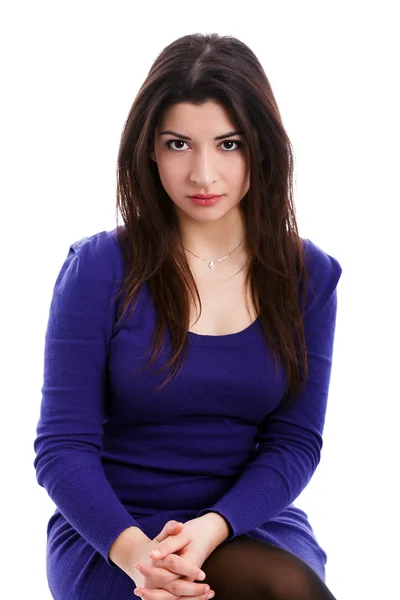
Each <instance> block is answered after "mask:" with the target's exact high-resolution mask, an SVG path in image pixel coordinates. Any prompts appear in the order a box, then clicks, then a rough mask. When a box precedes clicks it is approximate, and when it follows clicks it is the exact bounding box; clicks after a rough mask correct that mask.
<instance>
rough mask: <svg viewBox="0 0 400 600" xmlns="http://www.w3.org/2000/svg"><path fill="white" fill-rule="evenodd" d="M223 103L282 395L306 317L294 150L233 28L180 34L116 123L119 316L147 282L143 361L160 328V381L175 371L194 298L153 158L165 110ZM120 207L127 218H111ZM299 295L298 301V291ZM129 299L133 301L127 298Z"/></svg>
mask: <svg viewBox="0 0 400 600" xmlns="http://www.w3.org/2000/svg"><path fill="white" fill-rule="evenodd" d="M207 100H214V101H217V102H218V103H220V104H221V105H223V107H224V108H225V109H226V111H227V112H228V114H229V115H230V116H231V117H232V119H233V120H234V121H235V122H236V123H237V125H238V126H239V127H240V129H241V130H242V131H243V132H244V140H245V143H246V145H247V147H248V150H249V157H250V187H249V190H248V192H247V194H246V195H245V196H244V198H243V199H242V201H241V203H240V208H241V210H242V212H243V215H244V217H245V224H246V235H247V239H248V247H249V251H250V258H249V262H248V265H249V268H248V272H247V283H248V284H249V285H250V289H251V294H252V300H253V303H254V306H255V309H256V311H257V314H258V319H259V322H260V325H261V327H262V330H263V333H264V337H265V340H266V343H267V345H268V346H269V349H270V351H271V354H272V356H273V357H274V361H275V367H276V373H277V371H278V360H279V359H280V360H281V361H282V362H283V364H284V366H285V367H286V388H285V393H284V399H287V400H290V399H295V398H296V396H297V394H298V393H299V392H300V390H301V386H302V384H303V385H304V384H305V382H306V380H307V377H308V370H307V355H306V347H305V337H304V325H303V316H304V309H305V302H306V280H307V272H306V268H305V260H304V256H303V244H302V239H301V238H300V236H299V233H298V229H297V224H296V218H295V209H294V205H293V151H292V147H291V143H290V141H289V139H288V136H287V134H286V132H285V129H284V127H283V125H282V119H281V116H280V113H279V110H278V106H277V104H276V101H275V97H274V95H273V93H272V89H271V86H270V83H269V81H268V79H267V76H266V74H265V72H264V70H263V68H262V66H261V64H260V62H259V61H258V59H257V57H256V56H255V55H254V53H253V52H252V51H251V50H250V49H249V47H248V46H246V44H244V43H243V42H241V41H240V40H238V39H237V38H235V37H233V36H220V35H218V34H216V33H212V34H200V33H195V34H191V35H185V36H183V37H181V38H179V39H177V40H175V41H174V42H172V43H171V44H169V45H168V46H166V47H165V48H164V49H163V50H162V52H161V53H160V54H159V55H158V57H157V58H156V60H155V61H154V63H153V65H152V67H151V69H150V71H149V73H148V75H147V77H146V80H145V81H144V83H143V85H142V86H141V88H140V89H139V91H138V93H137V96H136V98H135V100H134V102H133V104H132V107H131V109H130V111H129V114H128V117H127V119H126V122H125V124H124V128H123V131H122V136H121V142H120V147H119V152H118V162H117V232H118V240H119V244H120V247H121V251H122V254H123V257H124V263H125V267H126V270H125V277H124V280H123V282H122V286H121V289H120V293H121V294H122V295H123V296H124V300H123V302H122V303H121V305H120V309H119V311H118V318H117V320H118V321H120V320H121V319H122V317H123V315H124V314H126V312H127V309H128V307H129V305H131V311H129V314H130V313H131V312H132V311H133V310H134V309H135V307H136V304H137V300H138V292H139V288H140V286H141V285H142V284H143V283H145V282H146V284H147V285H148V286H149V289H150V292H151V295H152V298H153V301H154V304H155V307H156V313H157V321H156V327H155V330H154V334H153V338H152V354H151V358H150V362H149V363H148V364H149V365H151V364H152V362H153V361H154V359H155V358H156V356H157V355H158V354H159V352H160V351H161V349H162V346H163V345H164V341H165V334H166V329H165V328H166V327H167V328H168V330H169V332H170V336H171V346H172V351H171V357H170V358H169V360H168V362H167V363H166V364H165V365H164V366H163V367H162V369H161V370H160V371H158V372H159V373H160V372H162V371H164V370H169V374H168V376H167V378H166V380H165V381H164V382H163V383H162V384H161V386H159V388H158V389H160V388H161V387H163V386H164V385H165V384H166V383H168V381H170V380H171V379H172V378H173V377H174V376H175V375H176V373H177V372H178V371H179V370H180V368H181V365H182V361H183V359H184V357H185V355H186V351H187V339H188V335H187V331H188V329H189V327H190V321H189V319H190V305H189V295H190V296H191V297H192V298H195V297H197V300H198V302H199V305H200V310H201V300H200V297H199V292H198V289H197V287H196V283H195V280H194V278H193V276H192V273H191V270H190V268H189V265H188V262H187V258H186V256H185V253H184V250H183V248H182V244H181V240H180V234H179V230H178V224H177V217H176V213H175V211H174V205H173V202H172V201H171V199H170V198H169V196H168V195H167V193H166V191H165V190H164V188H163V186H162V183H161V180H160V177H159V174H158V167H157V164H156V163H155V162H154V161H153V160H152V159H151V158H150V153H151V152H152V150H153V141H154V131H155V128H156V127H157V125H158V123H159V121H160V119H161V117H162V115H163V112H164V111H165V110H166V109H167V108H169V107H170V106H172V105H175V104H177V103H179V102H191V103H194V104H196V105H202V104H203V103H204V102H206V101H207ZM118 211H120V213H121V216H122V219H123V221H124V226H120V225H118ZM300 298H301V302H299V299H300ZM132 300H133V303H132V304H131V302H132Z"/></svg>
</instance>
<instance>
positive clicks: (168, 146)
mask: <svg viewBox="0 0 400 600" xmlns="http://www.w3.org/2000/svg"><path fill="white" fill-rule="evenodd" d="M171 144H186V142H184V141H183V140H169V141H168V142H166V143H165V145H166V146H167V148H168V150H172V151H174V152H179V151H180V150H184V148H176V147H175V148H172V145H171ZM222 144H236V146H237V148H232V147H231V148H225V152H232V151H233V150H238V149H239V148H240V146H242V145H243V142H240V141H239V140H225V141H223V142H221V144H220V146H222Z"/></svg>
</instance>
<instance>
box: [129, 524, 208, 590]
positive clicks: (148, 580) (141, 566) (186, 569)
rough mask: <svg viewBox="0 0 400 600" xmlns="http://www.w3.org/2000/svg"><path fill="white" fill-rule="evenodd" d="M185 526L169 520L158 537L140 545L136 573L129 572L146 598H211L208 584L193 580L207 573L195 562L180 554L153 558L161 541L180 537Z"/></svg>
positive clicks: (201, 577)
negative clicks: (152, 553)
mask: <svg viewBox="0 0 400 600" xmlns="http://www.w3.org/2000/svg"><path fill="white" fill-rule="evenodd" d="M183 528H184V525H183V523H177V522H176V521H169V522H168V523H167V524H166V525H165V526H164V528H163V529H162V531H161V533H159V534H158V535H157V536H156V537H155V538H154V540H152V541H151V542H150V543H145V544H143V545H142V546H141V547H140V549H139V550H138V554H137V557H138V560H137V562H136V563H135V564H134V566H133V569H132V572H129V573H128V575H129V576H130V577H131V578H132V579H133V580H134V582H135V583H136V588H135V590H134V593H135V595H136V596H141V597H142V598H143V599H144V600H177V599H178V598H184V599H185V600H191V599H192V598H194V599H195V600H205V598H206V597H207V595H206V594H205V593H204V591H205V587H206V586H205V585H204V584H200V583H193V582H194V581H195V579H197V580H202V579H204V578H205V573H203V572H202V571H201V570H200V569H199V568H198V567H197V566H196V565H195V563H194V562H192V561H190V560H184V559H183V558H182V557H180V556H177V555H171V556H168V557H166V558H165V559H163V560H157V561H154V560H152V559H151V558H149V555H150V553H151V551H152V550H154V549H155V547H156V546H158V545H159V544H160V542H163V541H164V540H166V539H173V538H174V537H175V536H178V535H179V534H180V532H181V531H182V530H183ZM154 563H156V565H155V566H153V564H154ZM148 569H151V575H149V571H148ZM207 588H208V586H207ZM208 590H209V588H208Z"/></svg>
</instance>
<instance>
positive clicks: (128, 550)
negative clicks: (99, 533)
mask: <svg viewBox="0 0 400 600" xmlns="http://www.w3.org/2000/svg"><path fill="white" fill-rule="evenodd" d="M149 541H150V539H149V538H148V537H147V535H146V534H145V533H144V532H143V531H142V530H141V529H139V527H135V526H132V527H128V528H127V529H124V531H123V532H122V533H120V534H119V536H118V537H117V538H116V540H114V542H113V543H112V545H111V548H110V551H109V553H108V556H109V558H110V560H111V561H112V562H113V563H114V564H115V565H117V567H119V568H120V569H122V570H123V571H125V572H126V570H127V569H131V568H132V566H133V565H134V564H135V562H137V561H138V559H139V554H140V547H141V546H142V545H143V544H145V543H147V542H149Z"/></svg>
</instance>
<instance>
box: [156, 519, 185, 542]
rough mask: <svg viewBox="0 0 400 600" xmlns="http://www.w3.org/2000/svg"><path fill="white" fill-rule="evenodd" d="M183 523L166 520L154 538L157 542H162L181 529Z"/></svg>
mask: <svg viewBox="0 0 400 600" xmlns="http://www.w3.org/2000/svg"><path fill="white" fill-rule="evenodd" d="M182 528H183V523H179V522H178V521H168V523H166V524H165V525H164V527H163V528H162V530H161V532H160V533H159V534H158V535H156V537H155V538H154V540H156V541H158V542H163V541H164V540H166V539H167V537H169V536H170V535H177V534H178V533H180V532H181V531H182Z"/></svg>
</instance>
